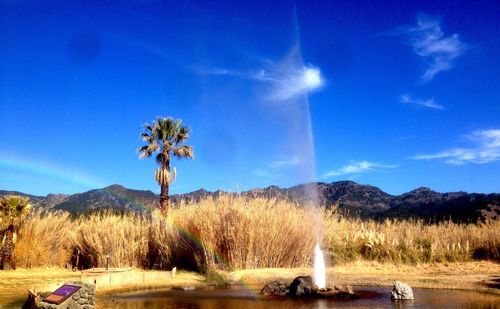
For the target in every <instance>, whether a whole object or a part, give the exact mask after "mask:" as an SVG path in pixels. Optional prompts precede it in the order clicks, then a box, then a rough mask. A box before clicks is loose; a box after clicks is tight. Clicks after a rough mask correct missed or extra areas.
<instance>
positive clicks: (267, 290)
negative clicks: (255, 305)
mask: <svg viewBox="0 0 500 309" xmlns="http://www.w3.org/2000/svg"><path fill="white" fill-rule="evenodd" d="M260 294H261V295H263V296H285V295H287V294H288V287H287V286H286V283H285V282H284V281H281V280H274V281H271V282H269V283H266V285H264V287H263V288H262V290H261V291H260Z"/></svg>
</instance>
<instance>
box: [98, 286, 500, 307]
mask: <svg viewBox="0 0 500 309" xmlns="http://www.w3.org/2000/svg"><path fill="white" fill-rule="evenodd" d="M258 288H259V287H257V286H256V287H254V288H253V290H252V291H251V292H250V291H249V289H248V288H247V287H245V288H244V287H231V288H228V289H204V290H195V291H174V290H156V291H142V292H131V293H122V294H117V295H114V296H108V297H107V298H100V299H99V300H98V302H97V306H98V308H128V309H132V308H133V309H145V308H153V309H154V308H200V309H215V308H217V309H220V308H222V309H224V308H228V309H229V308H257V309H270V308H277V309H280V308H316V309H326V308H340V307H342V308H427V307H433V308H444V307H446V308H449V307H451V308H497V307H500V300H499V299H498V296H497V295H493V294H486V293H479V292H474V291H457V290H432V289H414V290H413V292H414V294H415V300H414V301H396V302H392V301H391V300H390V287H385V288H380V287H378V288H376V287H357V288H355V292H356V293H357V294H358V295H360V296H361V298H360V299H356V300H329V299H300V298H288V297H284V298H259V297H255V295H257V294H256V292H258Z"/></svg>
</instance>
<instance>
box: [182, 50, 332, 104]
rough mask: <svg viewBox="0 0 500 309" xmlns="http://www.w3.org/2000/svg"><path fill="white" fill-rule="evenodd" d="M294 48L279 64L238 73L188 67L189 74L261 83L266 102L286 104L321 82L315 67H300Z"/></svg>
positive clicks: (235, 71)
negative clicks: (264, 86) (264, 88)
mask: <svg viewBox="0 0 500 309" xmlns="http://www.w3.org/2000/svg"><path fill="white" fill-rule="evenodd" d="M297 59H302V58H301V56H300V52H299V50H298V47H294V48H292V50H291V51H290V53H289V54H288V55H287V56H285V57H284V58H283V59H282V60H281V61H276V62H274V61H269V60H266V61H262V62H261V63H262V66H261V67H258V68H255V69H254V70H248V71H239V70H230V69H225V68H216V67H214V68H210V67H202V66H191V67H190V70H191V71H193V72H195V73H197V74H201V75H215V76H222V75H225V76H234V77H239V78H244V79H249V80H253V81H257V82H260V83H263V84H264V85H266V86H268V91H267V92H266V93H265V95H264V98H265V99H266V100H268V101H286V100H289V99H294V98H297V97H300V96H302V95H307V94H308V93H311V92H313V91H316V90H318V89H320V88H321V87H322V86H323V85H324V84H325V80H324V78H323V76H322V74H321V70H320V68H319V67H316V66H313V65H310V64H303V63H302V62H301V61H297Z"/></svg>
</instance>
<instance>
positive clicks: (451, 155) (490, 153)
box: [412, 129, 500, 165]
mask: <svg viewBox="0 0 500 309" xmlns="http://www.w3.org/2000/svg"><path fill="white" fill-rule="evenodd" d="M465 137H466V138H467V139H469V140H471V141H472V142H473V143H475V144H476V145H475V146H472V147H462V148H450V149H446V150H443V151H441V152H438V153H434V154H419V155H416V156H413V157H412V159H415V160H444V162H445V163H447V164H454V165H464V164H470V163H473V164H485V163H490V162H495V161H500V130H498V129H491V130H480V131H474V132H472V134H469V135H467V136H465Z"/></svg>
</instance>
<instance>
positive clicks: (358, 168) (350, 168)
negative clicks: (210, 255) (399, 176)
mask: <svg viewBox="0 0 500 309" xmlns="http://www.w3.org/2000/svg"><path fill="white" fill-rule="evenodd" d="M396 167H397V165H390V164H383V163H379V162H370V161H352V162H351V163H350V164H348V165H346V166H343V167H341V168H339V169H336V170H332V171H329V172H326V173H325V174H323V175H322V176H321V179H327V178H332V177H336V176H344V175H352V174H360V173H365V172H368V171H373V170H376V169H387V168H396Z"/></svg>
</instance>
